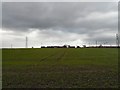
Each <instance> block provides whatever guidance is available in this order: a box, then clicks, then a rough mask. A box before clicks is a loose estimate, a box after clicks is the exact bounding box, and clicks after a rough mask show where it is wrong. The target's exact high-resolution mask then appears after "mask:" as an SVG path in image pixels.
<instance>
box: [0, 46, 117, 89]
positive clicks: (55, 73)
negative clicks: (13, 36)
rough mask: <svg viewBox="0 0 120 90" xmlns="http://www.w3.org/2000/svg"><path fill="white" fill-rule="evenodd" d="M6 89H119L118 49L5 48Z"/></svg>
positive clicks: (4, 83) (3, 63) (3, 52)
mask: <svg viewBox="0 0 120 90" xmlns="http://www.w3.org/2000/svg"><path fill="white" fill-rule="evenodd" d="M2 65H3V68H2V69H3V72H2V74H3V77H2V82H3V83H2V85H3V88H48V87H49V88H117V87H118V50H117V49H116V48H82V49H81V48H79V49H78V48H77V49H74V48H68V49H67V48H63V49H62V48H54V49H51V48H41V49H3V51H2Z"/></svg>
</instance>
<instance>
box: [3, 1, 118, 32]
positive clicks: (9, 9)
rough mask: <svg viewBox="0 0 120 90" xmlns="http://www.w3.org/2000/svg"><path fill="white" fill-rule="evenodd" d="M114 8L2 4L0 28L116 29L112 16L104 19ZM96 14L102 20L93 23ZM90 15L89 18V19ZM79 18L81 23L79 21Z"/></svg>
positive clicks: (107, 4)
mask: <svg viewBox="0 0 120 90" xmlns="http://www.w3.org/2000/svg"><path fill="white" fill-rule="evenodd" d="M116 8H117V6H116V3H90V2H89V3H38V2H37V3H35V2H32V3H28V2H27V3H13V2H11V3H3V8H2V9H3V13H2V15H3V17H2V19H3V20H2V21H3V28H6V29H10V30H15V31H17V30H19V31H27V30H28V29H29V28H39V29H53V30H67V31H70V32H76V33H82V32H88V31H90V30H97V29H100V28H110V29H116V21H115V20H116V19H117V18H116V17H115V18H114V17H113V18H112V19H111V17H110V18H106V17H105V18H104V13H109V12H115V11H116V10H117V9H116ZM97 12H99V13H98V15H99V14H103V19H101V20H100V19H99V17H98V19H96V20H93V19H94V18H95V17H97V16H95V15H94V13H97ZM90 15H92V16H91V17H93V19H90V20H89V16H90ZM96 15H97V14H96ZM108 17H109V15H108ZM80 18H81V19H82V21H79V19H80ZM86 18H88V20H87V19H86Z"/></svg>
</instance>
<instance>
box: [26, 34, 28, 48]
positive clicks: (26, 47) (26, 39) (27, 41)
mask: <svg viewBox="0 0 120 90" xmlns="http://www.w3.org/2000/svg"><path fill="white" fill-rule="evenodd" d="M26 48H28V37H27V36H26Z"/></svg>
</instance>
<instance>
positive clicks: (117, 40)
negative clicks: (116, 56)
mask: <svg viewBox="0 0 120 90" xmlns="http://www.w3.org/2000/svg"><path fill="white" fill-rule="evenodd" d="M119 44H120V41H119V34H116V46H117V47H119Z"/></svg>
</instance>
